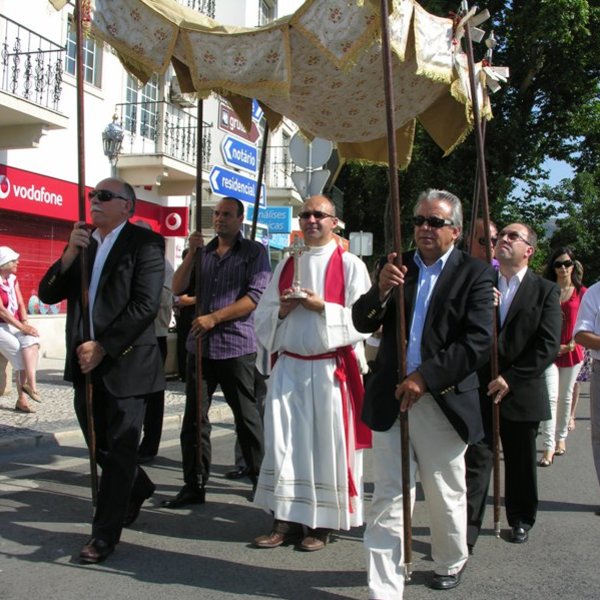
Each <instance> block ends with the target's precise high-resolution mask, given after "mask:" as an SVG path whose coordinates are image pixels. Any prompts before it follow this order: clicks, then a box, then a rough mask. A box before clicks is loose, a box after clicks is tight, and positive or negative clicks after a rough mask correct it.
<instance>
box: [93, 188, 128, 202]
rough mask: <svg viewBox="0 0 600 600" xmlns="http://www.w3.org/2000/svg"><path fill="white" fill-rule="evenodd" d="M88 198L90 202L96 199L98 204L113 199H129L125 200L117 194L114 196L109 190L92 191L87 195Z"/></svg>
mask: <svg viewBox="0 0 600 600" xmlns="http://www.w3.org/2000/svg"><path fill="white" fill-rule="evenodd" d="M88 198H89V199H90V200H92V198H97V199H98V200H100V202H109V201H110V200H112V199H113V198H121V200H129V198H125V196H119V194H115V193H114V192H111V191H110V190H92V191H91V192H90V193H89V194H88Z"/></svg>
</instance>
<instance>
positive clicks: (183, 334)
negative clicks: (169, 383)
mask: <svg viewBox="0 0 600 600" xmlns="http://www.w3.org/2000/svg"><path fill="white" fill-rule="evenodd" d="M195 312H196V306H195V305H190V306H181V307H179V310H178V314H177V315H176V316H175V323H176V331H177V368H178V371H179V378H180V379H181V381H185V378H186V376H187V355H188V352H187V350H186V348H185V342H186V340H187V336H188V333H189V332H190V329H191V328H192V321H193V320H194V314H195Z"/></svg>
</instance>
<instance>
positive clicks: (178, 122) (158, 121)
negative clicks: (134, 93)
mask: <svg viewBox="0 0 600 600" xmlns="http://www.w3.org/2000/svg"><path fill="white" fill-rule="evenodd" d="M116 114H117V120H118V122H120V123H121V126H122V127H123V130H124V133H125V136H124V138H123V143H122V145H121V153H120V155H119V162H118V167H119V169H120V170H128V171H130V173H128V177H129V179H128V181H130V183H133V184H134V185H147V184H152V183H158V184H160V185H162V183H163V181H164V183H165V184H166V183H168V184H170V187H173V186H174V184H175V183H178V184H179V187H178V189H183V188H185V189H186V190H187V189H188V188H189V191H188V192H185V193H191V187H190V185H191V184H193V182H194V181H195V179H196V166H197V154H198V136H199V130H198V118H197V116H196V115H194V114H192V113H191V112H188V111H185V110H183V109H182V108H180V107H178V106H177V105H175V104H172V103H170V102H167V101H165V100H157V101H145V102H127V103H122V104H117V106H116ZM211 129H212V125H211V124H210V123H206V122H204V123H203V124H202V161H201V165H202V170H203V171H208V170H210V167H211V162H210V160H211V149H212V136H211ZM171 184H172V185H171ZM192 187H193V185H192ZM162 193H164V194H165V195H167V193H170V192H169V190H168V189H167V188H166V187H163V190H162ZM173 193H174V192H173ZM174 194H175V193H174Z"/></svg>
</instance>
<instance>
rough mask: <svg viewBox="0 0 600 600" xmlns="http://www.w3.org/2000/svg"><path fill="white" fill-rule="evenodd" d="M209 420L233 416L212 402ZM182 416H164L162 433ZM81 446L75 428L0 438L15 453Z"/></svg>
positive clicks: (224, 406)
mask: <svg viewBox="0 0 600 600" xmlns="http://www.w3.org/2000/svg"><path fill="white" fill-rule="evenodd" d="M208 414H209V418H210V421H211V422H222V423H231V422H232V421H233V414H232V412H231V409H230V408H229V406H228V405H227V404H226V403H225V402H224V401H217V402H215V401H214V400H213V404H212V406H211V407H210V411H209V413H208ZM182 421H183V414H170V415H168V414H166V415H165V416H164V418H163V431H165V430H171V429H181V423H182ZM75 443H78V444H83V443H84V439H83V434H82V433H81V429H80V428H79V426H77V427H76V428H74V429H66V430H63V431H56V432H50V431H48V432H42V431H35V432H29V433H20V434H19V433H17V434H14V435H9V436H6V437H0V450H3V451H4V450H6V451H17V450H24V449H32V448H42V447H46V446H59V447H60V446H68V445H72V444H75Z"/></svg>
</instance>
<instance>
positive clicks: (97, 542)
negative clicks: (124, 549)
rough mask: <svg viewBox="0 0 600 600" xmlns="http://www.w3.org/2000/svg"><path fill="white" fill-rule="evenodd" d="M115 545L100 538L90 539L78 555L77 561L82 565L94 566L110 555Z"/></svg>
mask: <svg viewBox="0 0 600 600" xmlns="http://www.w3.org/2000/svg"><path fill="white" fill-rule="evenodd" d="M114 549H115V545H114V544H111V543H109V542H106V541H104V540H101V539H100V538H90V539H89V540H88V541H87V542H86V543H85V546H84V547H83V548H82V549H81V552H80V553H79V560H80V561H81V562H82V563H87V564H96V563H100V562H102V561H103V560H104V559H105V558H106V557H107V556H109V555H111V554H112V553H113V551H114Z"/></svg>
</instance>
